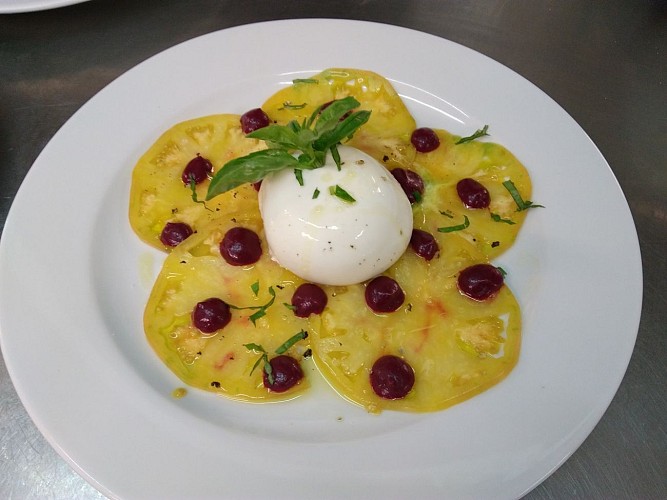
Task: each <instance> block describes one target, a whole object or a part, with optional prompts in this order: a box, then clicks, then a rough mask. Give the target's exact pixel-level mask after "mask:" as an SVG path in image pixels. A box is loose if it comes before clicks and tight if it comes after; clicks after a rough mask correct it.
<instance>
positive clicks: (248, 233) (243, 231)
mask: <svg viewBox="0 0 667 500" xmlns="http://www.w3.org/2000/svg"><path fill="white" fill-rule="evenodd" d="M220 255H222V257H223V259H225V260H226V261H227V263H228V264H231V265H232V266H248V265H250V264H254V263H255V262H257V261H258V260H259V258H260V257H261V256H262V244H261V242H260V240H259V236H257V233H255V232H254V231H252V230H250V229H247V228H245V227H233V228H232V229H230V230H229V231H227V232H226V233H225V236H224V237H223V238H222V241H221V242H220Z"/></svg>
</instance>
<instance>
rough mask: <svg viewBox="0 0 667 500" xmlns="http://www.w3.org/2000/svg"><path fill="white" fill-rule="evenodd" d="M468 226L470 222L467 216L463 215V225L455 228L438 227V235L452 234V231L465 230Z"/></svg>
mask: <svg viewBox="0 0 667 500" xmlns="http://www.w3.org/2000/svg"><path fill="white" fill-rule="evenodd" d="M469 225H470V220H468V216H467V215H464V216H463V224H457V225H456V226H447V227H439V228H438V232H439V233H453V232H454V231H462V230H464V229H465V228H467V227H468V226H469Z"/></svg>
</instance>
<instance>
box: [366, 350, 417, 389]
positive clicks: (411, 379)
mask: <svg viewBox="0 0 667 500" xmlns="http://www.w3.org/2000/svg"><path fill="white" fill-rule="evenodd" d="M370 381H371V387H372V388H373V391H374V392H375V394H377V395H378V396H380V397H381V398H384V399H402V398H404V397H405V396H407V395H408V393H409V392H410V391H411V390H412V386H414V385H415V371H414V370H413V369H412V367H411V366H410V365H409V364H408V363H407V362H406V361H404V360H403V359H402V358H399V357H398V356H393V355H391V354H388V355H386V356H382V357H381V358H379V359H378V360H377V361H376V362H375V363H374V364H373V368H371V373H370Z"/></svg>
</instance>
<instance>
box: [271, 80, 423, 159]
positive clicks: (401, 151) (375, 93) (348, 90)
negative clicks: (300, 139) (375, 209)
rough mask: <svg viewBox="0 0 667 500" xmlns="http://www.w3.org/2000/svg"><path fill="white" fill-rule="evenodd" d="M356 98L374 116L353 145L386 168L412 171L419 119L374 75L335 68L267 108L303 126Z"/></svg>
mask: <svg viewBox="0 0 667 500" xmlns="http://www.w3.org/2000/svg"><path fill="white" fill-rule="evenodd" d="M347 96H353V97H354V98H355V99H356V100H357V101H359V103H360V106H359V109H360V110H370V111H371V116H370V119H369V120H368V122H366V123H365V124H364V125H363V126H362V127H361V128H360V129H359V130H357V131H356V132H355V134H354V137H353V138H352V139H351V140H350V141H349V142H347V144H348V145H350V146H353V147H356V148H359V149H361V150H363V151H365V152H366V153H368V154H370V155H371V156H373V157H374V158H376V159H377V160H380V161H383V162H384V163H385V164H386V165H387V167H389V168H391V167H392V166H407V165H409V163H410V162H411V161H412V159H413V157H414V149H413V148H411V147H410V135H411V134H412V131H413V130H414V129H415V120H414V118H413V117H412V115H411V114H410V112H409V111H408V109H407V108H406V107H405V104H404V103H403V101H402V99H401V97H400V96H399V95H398V93H397V92H396V90H395V89H394V87H393V86H392V85H391V83H390V82H389V80H387V79H386V78H384V77H382V76H380V75H378V74H377V73H373V72H372V71H366V70H360V69H351V68H330V69H327V70H325V71H323V72H321V73H319V74H317V75H315V76H313V77H310V78H308V79H305V80H296V81H295V82H294V83H293V84H292V85H290V86H288V87H285V88H284V89H282V90H280V91H278V92H276V93H275V94H274V95H273V96H271V97H270V98H269V99H268V100H267V101H266V102H265V103H264V105H263V106H262V109H263V110H264V111H265V112H266V113H267V114H268V115H269V117H271V119H272V120H275V121H276V122H278V123H282V124H285V123H287V122H290V121H292V120H296V121H297V122H299V123H301V122H302V121H303V120H305V119H308V118H309V117H310V116H311V114H312V113H313V112H314V111H315V110H316V109H317V108H318V107H319V106H321V105H322V104H325V103H328V102H330V101H333V100H334V99H342V98H344V97H347Z"/></svg>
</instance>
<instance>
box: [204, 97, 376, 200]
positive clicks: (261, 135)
mask: <svg viewBox="0 0 667 500" xmlns="http://www.w3.org/2000/svg"><path fill="white" fill-rule="evenodd" d="M358 107H359V101H357V100H356V99H355V98H354V97H351V96H348V97H345V98H344V99H339V100H336V101H333V102H332V103H331V104H330V105H329V106H327V107H326V108H325V109H322V106H319V107H318V108H317V109H315V111H313V113H312V114H311V115H310V117H309V118H307V119H304V120H303V122H301V123H298V122H297V121H295V120H293V121H291V122H289V123H288V124H287V125H276V124H273V125H268V126H266V127H263V128H260V129H257V130H255V131H254V132H251V133H250V134H248V135H247V136H246V137H249V138H252V139H260V140H263V141H266V144H267V146H268V149H265V150H262V151H255V152H253V153H250V154H249V155H247V156H243V157H241V158H235V159H233V160H231V161H229V162H227V163H226V164H225V165H224V166H223V167H222V168H221V169H220V170H218V171H217V172H216V173H215V175H214V176H213V178H212V179H211V183H210V184H209V186H208V192H207V193H206V200H210V199H211V198H213V197H215V196H217V195H219V194H222V193H224V192H226V191H229V190H231V189H234V188H235V187H237V186H240V185H241V184H244V183H246V182H257V181H259V180H261V179H263V178H264V177H265V176H266V175H267V174H269V173H271V172H276V171H279V170H283V169H285V168H298V169H304V170H312V169H315V168H319V167H321V166H323V165H324V163H325V161H326V157H327V153H329V152H331V153H332V154H333V155H334V159H336V158H337V157H338V154H337V151H336V150H335V148H336V145H337V144H338V143H340V142H341V141H343V140H345V139H348V138H350V137H351V136H352V135H353V134H354V133H355V132H356V130H357V129H358V128H359V127H361V126H362V125H363V124H364V123H366V122H367V121H368V118H369V117H370V111H366V110H361V111H354V112H352V113H350V112H351V111H352V110H353V109H355V108H358ZM348 113H349V115H348V116H347V117H345V118H343V117H344V116H345V115H347V114H348ZM338 161H340V158H339V160H338Z"/></svg>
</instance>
